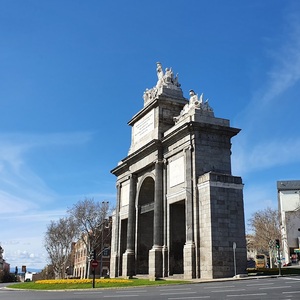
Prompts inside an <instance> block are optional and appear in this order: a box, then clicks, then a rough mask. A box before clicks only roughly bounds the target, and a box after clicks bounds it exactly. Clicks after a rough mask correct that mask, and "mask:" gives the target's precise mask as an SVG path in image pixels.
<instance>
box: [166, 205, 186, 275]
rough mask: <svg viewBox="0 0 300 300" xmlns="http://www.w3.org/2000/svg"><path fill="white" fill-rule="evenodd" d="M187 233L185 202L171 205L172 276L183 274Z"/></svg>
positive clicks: (170, 259) (170, 258)
mask: <svg viewBox="0 0 300 300" xmlns="http://www.w3.org/2000/svg"><path fill="white" fill-rule="evenodd" d="M185 241H186V233H185V201H184V200H182V201H180V202H176V203H174V204H171V205H170V257H169V263H170V265H169V270H170V274H171V275H172V274H183V247H184V244H185Z"/></svg>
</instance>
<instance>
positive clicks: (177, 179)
mask: <svg viewBox="0 0 300 300" xmlns="http://www.w3.org/2000/svg"><path fill="white" fill-rule="evenodd" d="M169 170H170V173H169V176H170V177H169V178H170V187H173V186H175V185H177V184H180V183H183V182H184V157H183V156H181V157H179V158H177V159H175V160H173V161H171V162H170V168H169Z"/></svg>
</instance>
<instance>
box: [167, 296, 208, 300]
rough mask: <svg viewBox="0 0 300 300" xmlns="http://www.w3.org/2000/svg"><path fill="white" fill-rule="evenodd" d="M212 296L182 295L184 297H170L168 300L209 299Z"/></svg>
mask: <svg viewBox="0 0 300 300" xmlns="http://www.w3.org/2000/svg"><path fill="white" fill-rule="evenodd" d="M209 298H210V296H195V297H182V298H168V300H184V299H209Z"/></svg>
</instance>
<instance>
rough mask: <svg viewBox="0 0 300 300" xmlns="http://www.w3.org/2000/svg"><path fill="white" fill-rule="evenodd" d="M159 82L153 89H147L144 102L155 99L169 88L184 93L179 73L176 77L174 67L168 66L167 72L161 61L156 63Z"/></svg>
mask: <svg viewBox="0 0 300 300" xmlns="http://www.w3.org/2000/svg"><path fill="white" fill-rule="evenodd" d="M156 74H157V83H156V86H155V87H153V88H152V89H146V90H145V92H144V94H143V98H144V103H146V102H148V101H151V100H153V99H154V98H155V97H157V96H158V95H160V94H162V93H164V92H166V91H167V90H168V89H169V90H173V92H174V90H175V91H177V92H180V93H181V94H182V90H181V89H180V83H179V82H178V74H176V77H174V74H173V71H172V68H166V69H165V73H164V71H163V68H162V64H161V63H160V62H157V63H156Z"/></svg>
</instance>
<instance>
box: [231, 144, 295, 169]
mask: <svg viewBox="0 0 300 300" xmlns="http://www.w3.org/2000/svg"><path fill="white" fill-rule="evenodd" d="M299 149H300V138H297V139H293V138H286V139H273V140H270V141H265V142H262V143H259V144H256V145H253V146H252V147H241V145H237V147H236V148H235V152H236V153H235V155H234V156H233V158H232V165H233V169H234V170H235V172H237V174H245V173H249V172H255V171H260V170H264V169H269V168H272V167H277V166H281V165H285V164H289V163H292V162H297V163H300V155H299Z"/></svg>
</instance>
